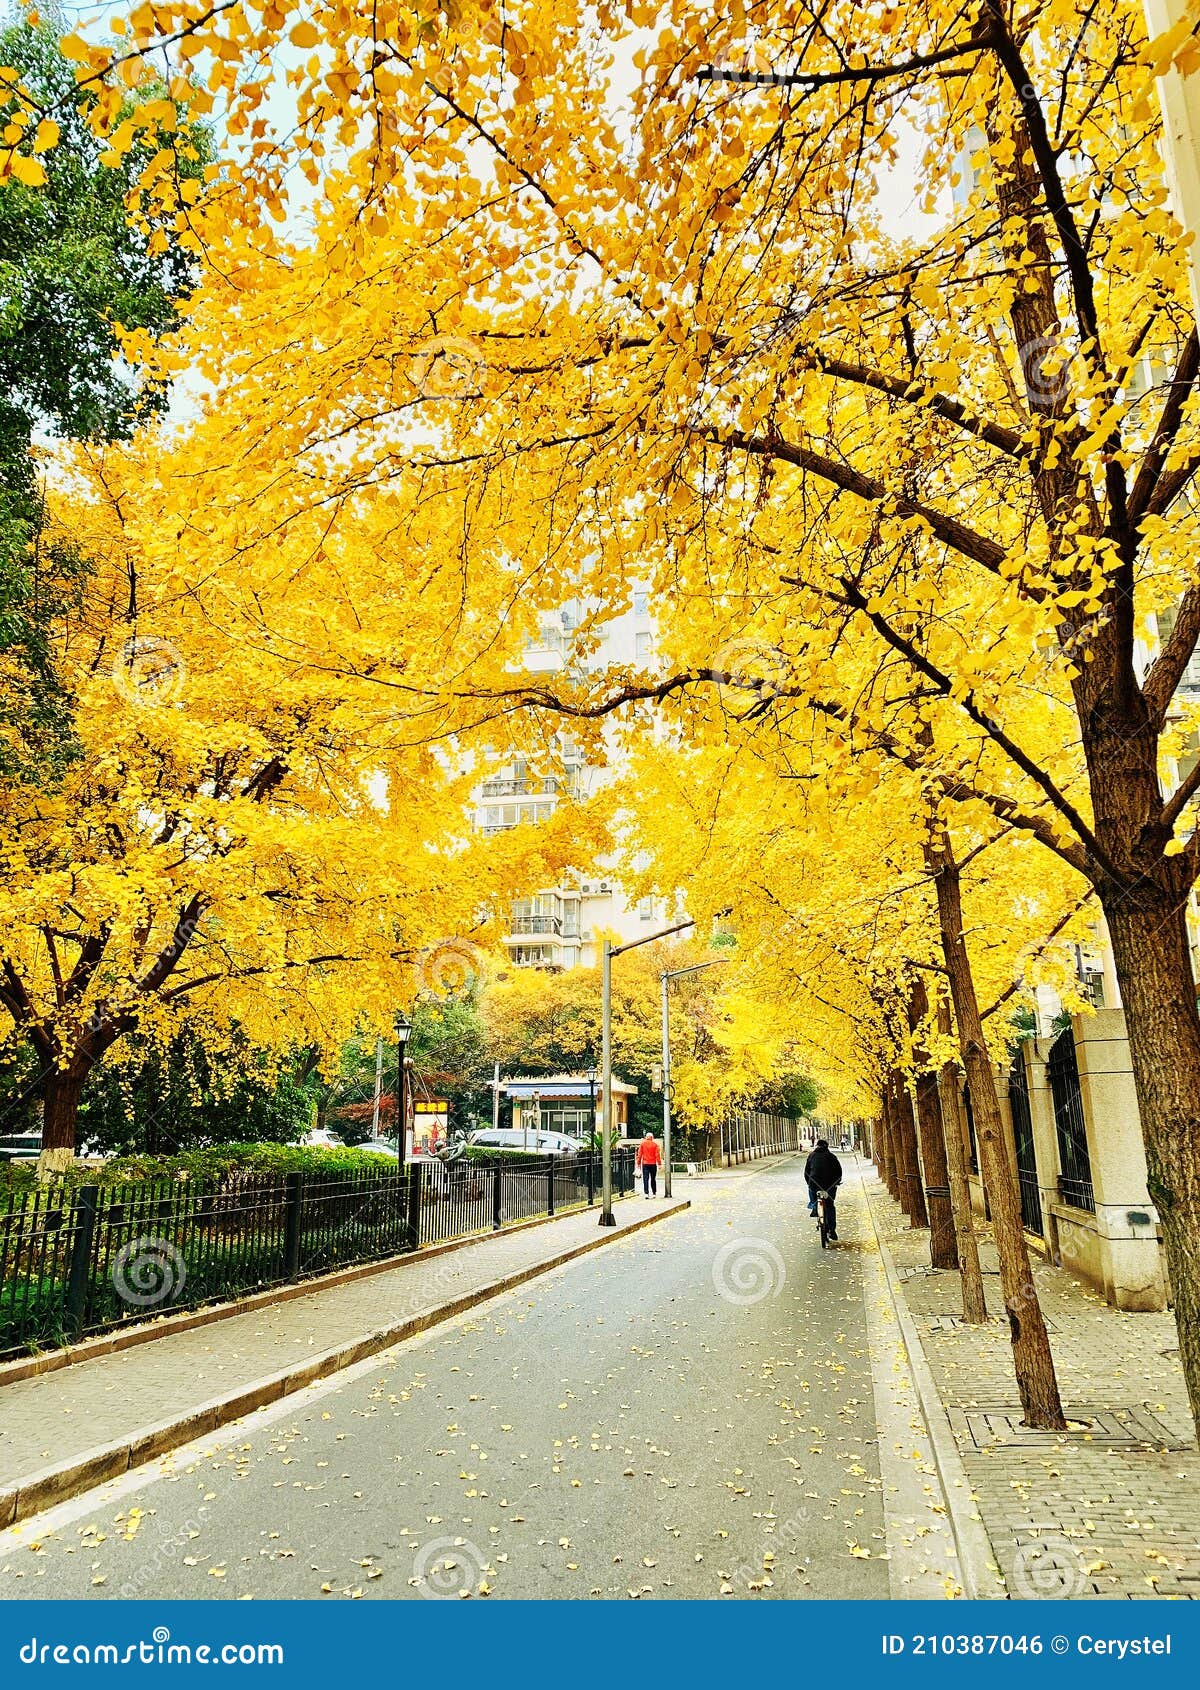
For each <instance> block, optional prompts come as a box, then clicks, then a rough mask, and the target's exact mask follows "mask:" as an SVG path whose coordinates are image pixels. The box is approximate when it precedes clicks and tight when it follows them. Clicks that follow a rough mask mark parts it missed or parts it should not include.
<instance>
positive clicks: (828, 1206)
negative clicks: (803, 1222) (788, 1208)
mask: <svg viewBox="0 0 1200 1690" xmlns="http://www.w3.org/2000/svg"><path fill="white" fill-rule="evenodd" d="M804 1178H805V1179H806V1180H807V1182H808V1212H809V1214H810V1215H815V1214H816V1212H817V1192H818V1191H823V1192H825V1194H826V1196H825V1230H826V1235H827V1236H828V1237H829V1238H830V1239H832V1241H833V1242H834V1243H835V1244H836V1243H837V1205H836V1204H835V1202H834V1197H835V1196H836V1193H837V1188H838V1186H839V1185H840V1184H841V1183H842V1164H841V1163H840V1162H839V1161H838V1159H837V1157H836V1156H835V1155H834V1154H833V1151H832V1150H831V1149H830V1148H829V1140H828V1139H827V1138H819V1139H818V1140H817V1142H816V1145H815V1147H814V1149H813V1150H812V1152H811V1154H810V1155H809V1158H808V1161H807V1162H805V1164H804Z"/></svg>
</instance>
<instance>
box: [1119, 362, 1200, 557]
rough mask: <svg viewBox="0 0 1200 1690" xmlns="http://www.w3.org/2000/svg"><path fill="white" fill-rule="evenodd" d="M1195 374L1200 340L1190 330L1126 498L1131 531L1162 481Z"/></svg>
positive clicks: (1198, 365)
mask: <svg viewBox="0 0 1200 1690" xmlns="http://www.w3.org/2000/svg"><path fill="white" fill-rule="evenodd" d="M1197 374H1200V336H1198V335H1197V333H1196V330H1195V329H1193V330H1192V332H1191V334H1190V335H1189V336H1188V337H1187V340H1186V341H1185V342H1184V347H1183V351H1182V352H1181V353H1180V355H1179V362H1178V364H1177V365H1176V367H1175V374H1174V376H1173V377H1172V378H1171V385H1170V387H1169V388H1168V389H1167V397H1166V401H1165V403H1164V404H1163V408H1162V415H1161V416H1160V417H1159V419H1158V427H1157V428H1156V429H1155V431H1154V438H1153V440H1152V441H1151V442H1150V444H1149V446H1148V447H1147V448H1146V452H1145V455H1144V457H1143V458H1142V461H1141V464H1140V466H1139V468H1138V472H1137V478H1136V480H1135V481H1134V484H1133V490H1132V492H1131V493H1130V495H1129V524H1130V527H1131V528H1136V527H1137V526H1138V524H1139V523H1140V522H1141V520H1142V517H1143V516H1145V514H1146V512H1147V510H1148V508H1149V505H1150V500H1151V498H1152V497H1153V495H1154V492H1155V489H1156V488H1157V487H1158V484H1159V481H1160V479H1161V477H1162V470H1163V464H1164V463H1165V462H1166V460H1167V454H1168V452H1169V451H1170V449H1171V445H1172V443H1173V442H1174V440H1175V436H1176V435H1177V434H1178V433H1179V425H1180V423H1181V422H1182V421H1183V407H1184V405H1185V404H1186V402H1187V398H1188V395H1189V393H1190V392H1191V390H1192V387H1193V385H1194V384H1195V380H1196V376H1197Z"/></svg>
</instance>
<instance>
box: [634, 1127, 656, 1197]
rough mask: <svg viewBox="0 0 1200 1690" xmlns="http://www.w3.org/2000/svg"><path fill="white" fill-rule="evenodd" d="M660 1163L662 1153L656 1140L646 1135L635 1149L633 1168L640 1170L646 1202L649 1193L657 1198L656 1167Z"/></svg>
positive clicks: (652, 1136) (651, 1135) (652, 1135)
mask: <svg viewBox="0 0 1200 1690" xmlns="http://www.w3.org/2000/svg"><path fill="white" fill-rule="evenodd" d="M661 1161H662V1151H661V1150H660V1149H659V1148H658V1140H657V1139H656V1138H655V1136H654V1134H653V1133H647V1134H646V1136H645V1138H644V1139H643V1140H642V1142H641V1143H640V1144H639V1145H638V1147H637V1155H636V1157H635V1158H634V1166H635V1167H638V1168H640V1169H641V1170H642V1190H643V1192H644V1193H645V1195H646V1201H647V1202H649V1200H650V1193H651V1192H653V1193H654V1195H655V1196H656V1197H657V1196H658V1165H659V1163H660V1162H661Z"/></svg>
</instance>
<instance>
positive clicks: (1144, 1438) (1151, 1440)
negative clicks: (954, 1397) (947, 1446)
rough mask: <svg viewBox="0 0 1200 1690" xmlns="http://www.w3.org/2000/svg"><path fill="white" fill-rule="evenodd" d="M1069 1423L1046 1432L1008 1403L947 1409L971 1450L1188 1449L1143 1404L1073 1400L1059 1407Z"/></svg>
mask: <svg viewBox="0 0 1200 1690" xmlns="http://www.w3.org/2000/svg"><path fill="white" fill-rule="evenodd" d="M1064 1412H1065V1413H1066V1416H1067V1419H1068V1420H1069V1421H1070V1422H1071V1425H1070V1427H1069V1428H1068V1430H1067V1431H1065V1432H1047V1431H1044V1430H1042V1428H1041V1427H1037V1426H1022V1424H1021V1410H1020V1409H1019V1408H1013V1407H1011V1406H1010V1405H1009V1404H1007V1403H1006V1404H1003V1405H1002V1406H999V1407H996V1408H952V1409H951V1410H950V1424H951V1425H952V1426H953V1428H954V1431H955V1434H956V1435H957V1436H958V1437H960V1438H966V1439H969V1440H970V1442H971V1443H973V1444H974V1445H975V1447H976V1449H996V1448H998V1447H1000V1446H1002V1445H1008V1446H1010V1447H1012V1448H1016V1449H1044V1448H1051V1449H1055V1448H1060V1447H1062V1446H1065V1445H1075V1446H1077V1447H1080V1448H1087V1449H1187V1448H1189V1447H1190V1443H1189V1440H1187V1439H1185V1438H1181V1437H1180V1435H1179V1433H1178V1432H1173V1431H1172V1430H1171V1429H1170V1427H1168V1426H1166V1425H1164V1424H1163V1422H1162V1421H1161V1420H1159V1419H1158V1417H1157V1416H1156V1415H1154V1414H1152V1413H1151V1412H1150V1410H1149V1409H1148V1408H1145V1407H1143V1406H1142V1405H1141V1404H1137V1405H1135V1406H1133V1407H1131V1408H1095V1407H1092V1406H1090V1405H1084V1404H1073V1405H1072V1406H1071V1407H1070V1408H1067V1409H1065V1410H1064Z"/></svg>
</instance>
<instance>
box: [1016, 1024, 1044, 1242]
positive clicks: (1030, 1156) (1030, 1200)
mask: <svg viewBox="0 0 1200 1690" xmlns="http://www.w3.org/2000/svg"><path fill="white" fill-rule="evenodd" d="M1008 1102H1009V1108H1010V1110H1011V1113H1012V1124H1013V1142H1014V1148H1015V1151H1016V1163H1017V1186H1018V1188H1019V1190H1020V1193H1021V1224H1022V1225H1023V1226H1024V1228H1025V1230H1026V1232H1032V1233H1033V1234H1034V1236H1035V1237H1037V1238H1041V1237H1042V1235H1043V1221H1042V1193H1041V1190H1040V1188H1039V1186H1038V1171H1037V1155H1036V1153H1035V1150H1034V1141H1033V1114H1032V1111H1031V1110H1030V1107H1029V1077H1028V1074H1027V1073H1026V1070H1025V1047H1024V1045H1020V1046H1019V1047H1018V1049H1017V1053H1016V1055H1015V1056H1014V1057H1013V1062H1012V1067H1011V1068H1010V1070H1009V1075H1008Z"/></svg>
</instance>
